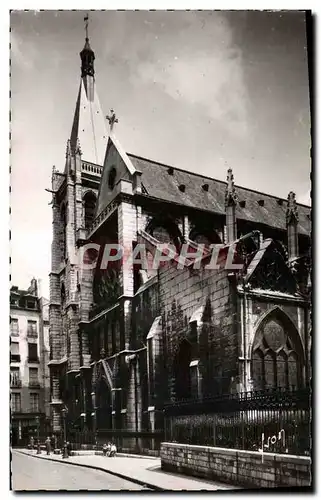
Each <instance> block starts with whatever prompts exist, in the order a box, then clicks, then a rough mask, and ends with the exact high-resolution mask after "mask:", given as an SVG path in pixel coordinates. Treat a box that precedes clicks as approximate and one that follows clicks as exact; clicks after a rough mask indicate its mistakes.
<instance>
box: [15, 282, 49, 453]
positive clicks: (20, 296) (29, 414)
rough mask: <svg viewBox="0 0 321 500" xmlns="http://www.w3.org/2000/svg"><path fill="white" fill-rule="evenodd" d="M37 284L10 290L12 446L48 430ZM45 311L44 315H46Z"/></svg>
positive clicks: (44, 337) (45, 343)
mask: <svg viewBox="0 0 321 500" xmlns="http://www.w3.org/2000/svg"><path fill="white" fill-rule="evenodd" d="M46 302H47V303H48V301H46V300H45V299H42V298H39V297H38V290H37V281H36V280H35V279H33V280H32V282H31V286H30V287H29V288H28V290H20V289H19V288H18V287H17V286H12V287H11V290H10V399H11V429H12V444H13V446H15V445H19V444H26V443H27V442H28V440H29V438H30V435H31V434H34V435H35V434H37V432H38V429H39V432H41V433H44V432H46V431H47V430H48V429H49V428H50V405H49V399H50V384H49V368H48V361H49V319H48V304H47V305H46ZM46 309H47V312H46Z"/></svg>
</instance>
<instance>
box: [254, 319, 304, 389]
mask: <svg viewBox="0 0 321 500" xmlns="http://www.w3.org/2000/svg"><path fill="white" fill-rule="evenodd" d="M303 364H304V355H303V348H302V343H301V339H300V337H299V334H298V332H297V330H296V328H295V327H294V325H293V324H292V323H291V321H290V320H289V318H287V316H286V315H285V314H284V313H282V311H281V310H278V309H277V310H275V311H274V312H272V313H271V315H269V316H268V317H267V318H266V320H265V321H264V323H263V324H262V325H261V326H260V328H259V330H258V331H257V333H256V336H255V339H254V345H253V351H252V379H253V385H254V390H263V389H275V388H281V389H291V390H296V389H298V388H299V387H301V386H302V371H303Z"/></svg>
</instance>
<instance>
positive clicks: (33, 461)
mask: <svg viewBox="0 0 321 500" xmlns="http://www.w3.org/2000/svg"><path fill="white" fill-rule="evenodd" d="M11 472H12V489H13V490H14V491H26V490H28V491H35V490H51V491H58V490H76V491H78V490H87V491H88V490H118V491H119V490H127V491H128V490H144V489H146V488H143V487H142V486H139V485H138V484H135V483H132V482H130V481H126V480H124V479H120V478H119V477H116V476H113V475H112V474H108V473H106V472H102V471H98V470H93V469H86V468H85V467H79V466H74V465H68V464H60V463H57V462H51V461H49V460H41V459H39V458H36V457H33V456H26V455H22V454H20V453H19V452H16V451H13V452H12V462H11Z"/></svg>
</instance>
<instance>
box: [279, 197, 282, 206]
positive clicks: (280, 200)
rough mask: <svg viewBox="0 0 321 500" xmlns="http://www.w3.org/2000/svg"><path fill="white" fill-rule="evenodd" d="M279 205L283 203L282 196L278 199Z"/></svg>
mask: <svg viewBox="0 0 321 500" xmlns="http://www.w3.org/2000/svg"><path fill="white" fill-rule="evenodd" d="M278 205H280V206H282V205H283V200H282V199H281V198H279V199H278Z"/></svg>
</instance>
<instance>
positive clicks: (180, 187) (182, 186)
mask: <svg viewBox="0 0 321 500" xmlns="http://www.w3.org/2000/svg"><path fill="white" fill-rule="evenodd" d="M178 189H179V190H180V191H181V192H182V193H185V184H180V185H179V186H178Z"/></svg>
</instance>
